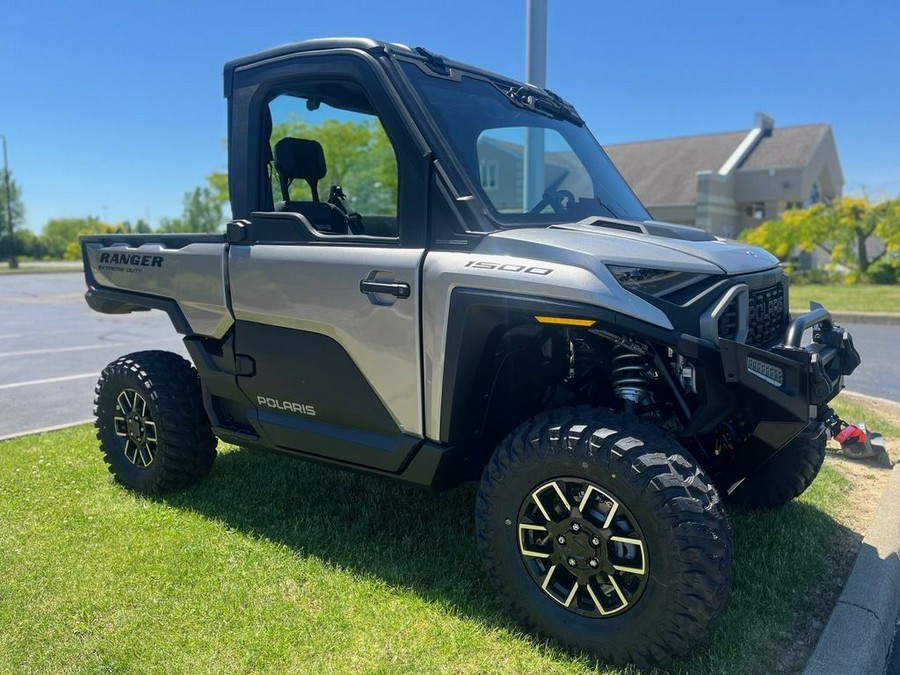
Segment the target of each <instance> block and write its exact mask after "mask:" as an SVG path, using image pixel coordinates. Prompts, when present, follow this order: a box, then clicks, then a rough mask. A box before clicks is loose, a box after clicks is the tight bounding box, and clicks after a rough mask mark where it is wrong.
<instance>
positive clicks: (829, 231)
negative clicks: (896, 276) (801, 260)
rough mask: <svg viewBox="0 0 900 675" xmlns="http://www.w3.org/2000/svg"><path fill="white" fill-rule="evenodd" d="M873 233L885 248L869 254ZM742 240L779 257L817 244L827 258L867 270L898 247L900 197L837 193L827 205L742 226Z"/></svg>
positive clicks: (808, 248) (899, 239)
mask: <svg viewBox="0 0 900 675" xmlns="http://www.w3.org/2000/svg"><path fill="white" fill-rule="evenodd" d="M873 237H879V238H880V239H882V241H883V242H884V249H883V250H882V251H881V252H880V253H877V254H875V255H874V256H871V255H869V251H868V246H867V245H868V243H869V241H870V240H871V239H872V238H873ZM741 239H742V240H743V241H746V242H747V243H750V244H756V245H757V246H762V247H764V248H767V249H769V250H770V251H772V253H773V254H775V255H776V256H778V257H779V258H780V259H781V260H785V259H787V257H788V256H789V255H790V254H791V252H792V251H793V250H794V249H797V248H799V249H800V250H803V251H813V250H815V249H816V248H820V249H822V250H823V251H825V252H826V253H828V255H829V256H830V257H831V262H832V263H836V264H843V265H846V266H847V267H849V268H850V269H852V270H855V271H858V272H860V273H862V274H866V273H867V272H868V271H869V267H870V266H871V265H872V263H874V262H876V261H877V260H879V259H881V258H882V257H883V256H884V255H885V254H886V253H888V252H890V251H898V250H900V198H896V199H888V200H884V201H881V202H878V203H876V204H872V203H871V202H870V201H869V199H868V197H842V198H840V199H836V200H835V201H834V202H833V203H831V204H814V205H813V206H811V207H809V208H807V209H792V210H790V211H785V212H784V213H783V214H782V216H781V218H779V219H778V220H770V221H767V222H765V223H763V224H762V225H760V226H759V227H757V228H755V229H753V230H747V231H745V232H744V233H743V234H742V235H741Z"/></svg>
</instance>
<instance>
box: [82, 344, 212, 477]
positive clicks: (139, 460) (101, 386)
mask: <svg viewBox="0 0 900 675" xmlns="http://www.w3.org/2000/svg"><path fill="white" fill-rule="evenodd" d="M95 393H96V398H95V399H94V416H95V418H96V422H95V426H96V429H97V439H98V440H99V441H100V449H101V450H102V452H103V456H104V459H105V461H106V464H107V466H108V467H109V471H110V473H112V474H113V476H114V477H115V479H116V480H117V481H118V482H119V483H121V484H122V485H124V486H125V487H127V488H130V489H132V490H135V491H137V492H142V493H146V494H158V493H163V492H170V491H172V490H178V489H181V488H184V487H187V486H188V485H191V484H192V483H195V482H196V481H198V480H200V479H201V478H203V477H204V476H206V475H207V474H208V473H209V471H210V469H211V468H212V464H213V461H214V460H215V458H216V443H217V440H216V437H215V436H213V433H212V430H211V428H210V424H209V419H208V418H207V416H206V412H205V411H204V409H203V399H202V394H201V390H200V377H199V375H198V374H197V371H196V370H195V369H194V367H193V366H192V365H191V364H190V363H189V362H188V361H186V360H185V359H183V358H182V357H181V356H179V355H178V354H172V353H170V352H163V351H146V352H137V353H134V354H129V355H127V356H123V357H121V358H120V359H117V360H116V361H114V362H112V363H110V364H109V365H108V366H107V367H106V368H105V369H104V370H103V373H102V374H101V375H100V380H99V381H98V382H97V388H96V390H95Z"/></svg>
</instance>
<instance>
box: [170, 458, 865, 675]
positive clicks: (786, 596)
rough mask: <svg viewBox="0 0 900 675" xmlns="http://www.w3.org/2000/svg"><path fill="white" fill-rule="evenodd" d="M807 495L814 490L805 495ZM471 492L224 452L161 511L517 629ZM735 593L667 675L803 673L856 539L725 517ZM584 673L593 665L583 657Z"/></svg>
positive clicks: (818, 523) (772, 515)
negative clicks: (484, 545)
mask: <svg viewBox="0 0 900 675" xmlns="http://www.w3.org/2000/svg"><path fill="white" fill-rule="evenodd" d="M814 487H815V486H814ZM475 490H476V486H475V485H474V484H469V485H464V486H461V487H459V488H457V489H455V490H452V491H450V492H447V493H442V494H435V493H431V492H428V491H424V490H421V489H418V488H414V487H411V486H407V485H403V484H399V483H394V482H390V481H387V480H384V479H379V478H373V477H371V476H366V475H363V474H357V473H351V472H346V471H341V470H338V469H334V468H332V467H328V466H322V465H319V464H315V463H312V462H304V461H296V460H293V459H291V458H287V457H282V456H277V455H270V454H267V453H260V452H254V451H251V450H234V451H230V452H226V453H224V454H222V455H220V456H219V458H218V459H217V461H216V465H215V467H214V468H213V472H212V474H211V476H210V477H209V479H208V480H206V481H205V482H203V483H202V484H200V485H199V486H197V487H196V488H194V489H192V490H189V491H187V492H183V493H179V494H175V495H170V496H166V497H165V498H164V501H165V502H166V503H167V504H170V505H172V506H175V507H177V508H182V509H189V510H192V511H196V512H199V513H202V514H204V515H205V516H208V517H209V518H212V519H215V520H218V521H221V522H223V523H225V524H226V525H227V526H228V527H231V528H234V529H237V530H240V531H242V532H245V533H247V534H250V535H253V536H258V537H264V538H266V539H268V540H270V541H273V542H277V543H280V544H283V545H284V546H287V547H288V548H290V549H291V550H292V551H295V552H296V553H297V554H299V555H304V556H315V557H317V558H319V559H321V560H324V561H326V562H327V563H329V564H333V565H335V566H339V567H341V568H343V569H347V570H350V571H352V572H355V573H357V574H360V575H364V576H365V575H368V576H372V577H376V578H378V579H380V580H382V581H384V582H385V583H387V584H389V585H392V586H395V587H402V588H405V589H411V590H413V591H414V592H415V593H417V594H419V595H420V596H422V597H424V598H427V599H430V600H434V601H437V602H439V603H442V604H444V605H446V606H449V607H450V608H451V609H452V611H454V612H455V613H459V614H461V615H464V616H468V617H471V618H474V619H477V620H480V621H482V622H485V623H487V624H489V625H492V626H497V627H503V628H510V629H515V628H516V625H515V624H514V622H513V621H512V620H511V619H510V617H509V615H508V614H507V613H506V612H505V610H504V608H503V606H502V603H501V602H500V601H499V600H498V599H497V598H496V595H495V593H494V590H493V588H492V587H491V585H490V583H489V582H488V580H487V578H486V576H485V574H484V571H483V569H482V566H481V561H480V559H479V557H478V553H477V550H476V546H475V533H474V529H475V528H474V523H473V517H472V510H473V507H474V502H475ZM730 516H731V521H732V525H733V530H734V538H735V584H734V591H733V594H732V596H731V600H730V602H729V604H728V607H727V610H726V611H725V613H724V615H723V617H722V618H721V620H720V621H719V622H718V623H717V625H716V627H715V628H714V630H713V632H712V634H711V636H710V638H709V640H708V642H707V644H706V645H705V646H704V647H702V648H698V649H697V650H695V652H694V653H693V654H692V655H691V656H690V657H689V658H687V659H682V660H681V661H679V662H676V663H675V664H673V666H671V672H677V673H698V672H715V673H729V672H734V673H756V672H760V673H761V672H776V671H777V672H790V671H791V670H794V669H797V668H802V665H803V663H804V662H805V660H806V658H807V657H808V655H809V653H810V651H811V649H812V647H813V646H814V645H815V640H816V639H817V637H818V633H819V632H820V631H821V627H822V625H824V621H825V620H827V617H828V615H829V613H830V611H831V608H832V607H833V605H834V601H835V599H836V597H837V595H838V593H839V592H840V588H841V586H842V585H843V582H844V580H845V579H846V576H847V573H848V572H849V569H850V565H851V564H852V562H853V557H854V555H855V550H856V548H857V547H858V544H859V539H860V538H859V536H858V535H857V534H856V533H854V532H852V531H851V530H849V529H847V528H844V527H842V526H841V525H840V524H838V523H837V522H835V521H834V519H833V518H831V517H830V516H828V515H827V514H826V513H825V512H824V511H822V510H820V509H819V508H816V507H815V506H811V505H810V504H807V503H803V502H796V501H795V502H792V503H791V504H789V505H787V506H786V507H784V508H781V509H778V510H772V511H761V512H749V511H743V510H738V509H731V513H730ZM582 663H583V664H584V666H585V667H590V666H591V665H593V664H594V663H595V662H594V660H593V659H590V658H589V657H586V656H585V657H582Z"/></svg>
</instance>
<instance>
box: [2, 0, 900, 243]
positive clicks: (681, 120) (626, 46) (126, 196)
mask: <svg viewBox="0 0 900 675" xmlns="http://www.w3.org/2000/svg"><path fill="white" fill-rule="evenodd" d="M549 5H550V10H549V30H548V37H549V57H548V86H549V87H550V88H552V89H553V90H554V91H556V92H558V93H559V94H561V95H562V96H563V97H565V98H567V99H568V100H570V101H572V102H573V103H574V104H575V105H576V107H577V108H578V110H579V112H580V113H581V115H582V116H583V117H584V118H585V119H586V120H587V121H588V123H589V124H590V126H591V128H592V130H593V131H594V134H595V135H596V136H597V138H598V140H600V142H601V143H614V142H622V141H635V140H645V139H650V138H663V137H669V136H683V135H691V134H699V133H709V132H717V131H732V130H736V129H745V128H748V127H749V126H751V124H752V121H753V114H754V112H755V111H757V110H760V111H763V112H766V113H768V114H769V115H772V116H773V117H774V118H775V121H776V125H777V126H787V125H795V124H807V123H814V122H830V123H831V124H832V125H833V126H834V129H835V135H836V138H837V144H838V150H839V152H840V156H841V160H842V163H843V168H844V175H845V179H846V185H845V189H844V191H845V193H855V192H859V191H861V190H862V189H863V188H865V190H866V191H867V192H868V193H869V194H870V196H872V197H882V196H895V195H898V194H900V40H898V37H897V36H898V34H900V2H897V1H896V0H890V1H889V0H883V1H881V0H878V1H872V2H861V3H853V4H851V3H848V2H846V1H842V2H833V1H831V0H818V1H811V0H802V1H800V0H796V1H793V0H792V1H790V2H785V0H757V1H755V2H723V1H722V0H715V1H707V0H702V1H701V0H684V1H683V2H671V0H669V1H667V2H656V1H647V2H633V3H630V2H602V1H599V0H549ZM2 8H3V9H2V13H0V16H2V23H0V31H2V37H0V92H2V93H0V134H5V135H6V137H7V138H8V141H9V160H10V168H11V169H12V171H13V176H14V177H15V178H16V180H18V181H19V184H20V185H21V187H22V188H23V190H24V198H25V205H26V209H27V226H28V227H30V228H31V229H34V230H40V228H42V227H43V225H44V224H45V223H46V222H47V220H49V219H50V218H54V217H63V216H84V215H88V214H93V215H97V216H100V217H101V218H103V219H105V220H107V221H109V222H116V221H121V220H126V219H127V220H132V221H134V220H136V219H137V218H149V219H150V221H151V222H152V224H154V225H155V224H156V223H157V222H158V220H159V218H160V217H161V216H177V215H178V214H179V213H180V212H181V199H182V195H183V194H184V192H186V191H188V190H191V189H193V188H194V187H195V186H196V185H199V184H202V183H204V180H205V176H206V175H207V174H209V173H210V172H211V171H214V170H222V169H224V168H225V148H224V139H225V135H226V128H225V119H226V111H225V100H224V98H223V97H222V76H221V73H222V65H223V63H224V62H225V61H226V60H228V59H230V58H233V57H236V56H242V55H245V54H249V53H252V52H255V51H259V50H262V49H265V48H268V47H272V46H274V45H277V44H282V43H285V42H293V41H297V40H303V39H307V38H313V37H325V36H335V35H363V36H370V37H376V38H380V39H384V40H389V41H394V42H402V43H405V44H409V45H422V46H426V47H428V48H429V49H431V50H432V51H435V52H438V53H442V54H445V55H447V56H450V57H453V58H456V59H459V60H462V61H467V62H471V63H475V64H477V65H480V66H483V67H485V68H488V69H490V70H494V71H498V72H501V73H503V74H506V75H512V76H515V77H519V78H521V77H524V70H525V66H524V42H525V40H524V33H525V2H524V0H454V2H451V3H447V2H428V1H427V0H395V1H393V2H391V1H390V0H382V1H381V2H371V1H368V2H361V1H358V0H353V1H351V0H328V1H327V2H314V3H313V2H304V1H302V0H301V1H295V2H284V1H283V0H282V1H281V2H265V1H263V0H256V1H254V2H192V1H190V0H181V1H180V2H170V1H168V0H155V1H154V2H131V1H129V0H118V1H116V2H106V1H103V2H86V1H84V0H68V1H67V2H46V1H45V0H27V1H26V0H3V2H2Z"/></svg>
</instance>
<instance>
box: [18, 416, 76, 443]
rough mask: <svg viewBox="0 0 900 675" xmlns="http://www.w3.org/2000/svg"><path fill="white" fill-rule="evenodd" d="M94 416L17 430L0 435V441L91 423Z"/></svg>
mask: <svg viewBox="0 0 900 675" xmlns="http://www.w3.org/2000/svg"><path fill="white" fill-rule="evenodd" d="M93 421H94V418H93V417H92V418H91V419H89V420H80V421H79V422H66V423H65V424H56V425H54V426H52V427H41V428H40V429H29V430H28V431H17V432H16V433H14V434H9V435H7V436H0V442H2V441H11V440H13V439H14V438H22V437H23V436H34V435H35V434H45V433H47V432H48V431H59V430H61V429H68V428H70V427H79V426H81V425H82V424H91V423H93Z"/></svg>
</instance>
